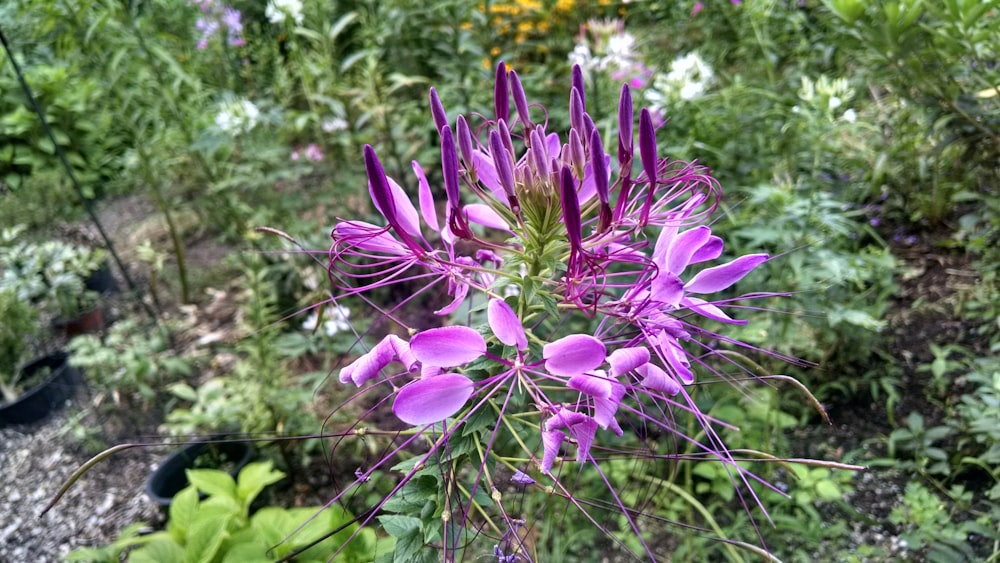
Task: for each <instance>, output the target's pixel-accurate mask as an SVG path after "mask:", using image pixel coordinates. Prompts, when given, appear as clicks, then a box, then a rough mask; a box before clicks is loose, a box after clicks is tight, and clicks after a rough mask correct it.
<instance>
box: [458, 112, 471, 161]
mask: <svg viewBox="0 0 1000 563" xmlns="http://www.w3.org/2000/svg"><path fill="white" fill-rule="evenodd" d="M455 135H456V136H457V137H458V148H459V150H461V151H462V162H464V163H465V168H466V169H468V170H472V168H473V165H472V132H471V131H470V130H469V122H467V121H466V120H465V116H464V115H461V114H459V116H458V121H457V122H456V123H455Z"/></svg>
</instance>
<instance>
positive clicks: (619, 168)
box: [329, 63, 768, 474]
mask: <svg viewBox="0 0 1000 563" xmlns="http://www.w3.org/2000/svg"><path fill="white" fill-rule="evenodd" d="M572 82H573V85H572V87H571V89H570V95H569V115H570V124H571V126H570V129H569V131H567V132H565V133H564V134H563V135H560V134H559V133H557V132H554V131H549V130H548V128H549V124H548V122H547V119H542V120H536V119H535V118H537V117H541V116H546V115H547V112H546V111H545V109H544V108H541V107H539V106H537V105H532V104H529V103H528V101H527V99H526V97H525V94H524V89H523V87H522V84H521V81H520V79H519V77H518V75H517V73H516V72H514V71H512V70H508V69H507V68H506V67H505V66H504V65H503V63H501V64H500V65H499V67H498V68H497V73H496V82H495V87H494V112H493V116H494V117H493V118H485V117H481V116H480V117H479V118H478V119H473V118H470V117H467V116H461V115H460V116H457V117H456V118H455V120H454V121H452V120H450V119H449V117H448V114H447V112H446V110H445V108H444V107H443V105H442V104H441V100H440V98H439V96H438V94H437V92H436V91H435V90H434V89H431V91H430V96H429V99H430V109H431V116H432V118H433V122H434V125H435V128H436V130H437V132H438V135H439V136H440V140H441V178H442V184H443V185H442V186H441V189H440V190H434V189H432V187H431V185H430V182H429V181H428V179H427V175H426V173H425V171H424V169H423V168H422V167H421V166H420V165H419V164H418V163H416V162H414V163H413V171H414V175H415V178H414V179H415V183H416V185H417V194H415V195H416V198H415V199H416V202H417V203H416V204H414V201H413V199H411V196H410V195H409V194H407V193H406V190H404V189H403V188H402V186H401V184H400V183H399V182H397V181H396V180H394V179H392V178H390V177H389V176H388V175H387V174H386V172H385V169H384V167H383V166H382V164H381V162H380V160H379V158H378V156H377V154H376V151H375V149H374V148H372V147H370V146H366V147H365V151H364V158H365V166H366V169H367V172H368V189H369V192H370V194H371V198H372V202H373V204H374V207H375V209H376V210H377V211H378V212H379V213H380V214H381V215H382V217H383V218H384V220H385V221H384V224H383V225H375V224H371V223H368V222H363V221H358V220H353V219H342V220H340V221H339V222H338V223H337V224H336V226H335V227H334V228H333V231H332V239H333V243H332V246H331V249H330V254H329V256H330V266H329V273H330V279H331V280H332V281H333V283H334V284H335V285H336V287H337V289H338V292H339V295H348V296H350V295H353V296H362V297H365V296H367V295H368V294H369V292H371V291H372V290H375V289H380V288H384V287H387V286H392V285H394V284H397V283H406V284H407V287H408V288H410V290H409V291H410V292H411V294H412V292H413V289H412V288H413V287H414V286H416V287H418V288H419V289H418V290H417V291H416V293H421V292H424V291H428V290H432V291H443V292H446V293H447V294H448V296H449V303H448V304H447V305H446V306H444V307H442V308H440V309H438V310H436V311H434V314H435V315H438V316H440V317H441V322H442V323H446V322H447V321H448V320H449V317H450V316H451V315H452V314H453V313H454V312H455V311H457V310H459V308H460V307H463V306H464V308H463V310H469V311H471V312H472V313H471V314H472V318H473V319H476V318H477V317H476V315H477V314H478V315H481V316H480V317H478V319H479V320H478V321H475V322H473V323H472V326H475V327H478V328H472V327H469V326H463V324H453V325H450V326H444V327H441V328H432V329H427V330H423V331H411V336H410V337H409V338H408V339H406V338H403V337H400V336H396V335H390V336H387V337H385V338H384V339H383V340H382V341H381V342H379V343H378V344H377V345H376V346H375V347H374V348H372V349H371V350H370V351H369V352H367V353H365V354H364V355H362V356H361V357H359V358H357V359H356V360H355V361H354V362H352V363H351V364H350V365H348V366H346V367H345V368H343V370H342V371H341V373H340V380H341V382H343V383H347V382H351V383H354V384H355V385H357V386H359V387H361V386H364V385H366V384H367V383H368V382H370V381H372V380H375V379H377V378H382V379H381V381H386V382H389V383H390V384H391V385H392V386H393V387H394V388H395V389H397V391H396V393H395V397H394V401H393V412H394V413H395V414H396V416H397V417H398V418H399V419H400V420H402V421H403V422H405V423H407V424H410V425H415V426H421V425H431V424H435V423H438V422H442V421H446V420H449V419H454V420H456V421H457V423H458V424H461V422H462V421H463V420H465V419H466V418H467V417H468V416H469V415H470V414H471V413H472V412H474V411H475V410H476V409H478V408H481V407H483V405H485V404H487V403H488V402H492V403H493V404H494V405H495V406H497V408H498V409H499V412H502V413H506V412H507V410H506V409H507V408H508V406H509V404H511V397H513V396H515V395H518V394H520V395H522V396H523V397H524V400H522V401H520V402H517V404H524V405H528V407H526V408H527V409H528V411H527V412H523V413H520V414H526V415H530V416H534V417H536V418H537V422H538V429H539V432H538V434H539V435H538V436H537V442H536V443H537V444H539V447H540V451H534V452H529V453H530V454H532V455H535V456H536V458H535V459H536V460H537V467H538V469H539V470H540V472H541V473H543V474H550V472H551V471H552V470H553V468H554V467H555V465H556V463H557V461H558V459H559V456H560V451H561V450H562V449H565V448H566V446H567V444H572V445H573V446H574V447H575V452H576V460H577V461H578V462H586V461H589V460H591V459H592V456H591V451H592V449H593V448H594V445H595V443H596V442H597V441H598V439H599V433H600V432H601V431H610V433H611V434H613V435H617V436H622V435H623V429H622V425H623V423H624V420H623V418H622V417H623V415H628V416H631V417H633V418H635V417H638V418H639V419H641V420H642V423H643V424H655V425H658V426H660V427H662V428H664V429H666V430H668V431H675V429H674V428H673V427H672V425H671V424H672V423H671V420H670V417H669V416H665V415H664V413H666V412H667V410H669V409H671V408H672V407H674V406H678V407H680V408H684V409H686V410H689V411H692V412H697V408H696V407H695V406H694V404H693V402H692V401H690V399H689V397H688V396H687V394H686V392H685V386H687V385H690V384H692V383H694V382H695V380H696V371H697V369H698V366H699V365H700V366H705V367H706V368H707V369H709V370H710V369H711V368H710V367H708V363H707V357H708V356H711V349H710V346H709V345H708V344H706V343H705V341H706V340H713V341H719V340H722V341H725V342H729V343H730V344H736V345H738V344H739V343H737V342H733V341H731V340H726V339H725V338H724V337H722V336H721V335H719V334H717V333H715V332H711V331H709V330H708V329H706V328H704V324H705V323H723V324H743V323H745V322H746V321H744V320H739V319H737V318H735V317H734V316H733V313H732V311H733V309H734V306H735V303H736V301H737V300H738V299H739V298H738V297H729V298H725V299H719V298H714V299H713V297H712V295H713V294H716V293H718V292H722V291H726V290H729V289H730V288H731V287H732V286H733V285H734V284H736V283H737V282H739V281H740V280H741V279H743V278H744V277H745V276H746V275H747V274H749V273H750V272H752V271H753V270H754V269H755V268H757V267H758V266H759V265H761V264H762V263H764V262H765V261H767V259H768V256H767V255H766V254H750V255H745V256H739V257H735V258H733V259H729V260H725V261H722V263H718V261H719V260H720V259H721V258H722V256H723V252H724V243H723V241H722V239H721V238H719V237H718V236H716V235H714V234H713V233H712V230H711V228H710V227H709V226H708V225H707V224H706V223H707V222H708V221H709V220H710V219H711V217H712V215H713V213H714V211H715V208H716V206H717V204H718V199H719V197H720V190H719V186H718V183H717V182H716V181H715V180H714V179H713V178H712V177H711V176H710V175H709V173H708V171H707V170H706V169H705V168H704V167H702V166H700V165H698V164H697V163H695V162H682V161H675V160H671V159H669V158H666V157H663V156H661V155H660V154H659V153H658V150H657V146H656V131H655V127H654V125H653V122H654V120H653V116H652V115H651V114H650V113H649V111H648V110H646V109H641V110H640V111H639V116H638V124H637V127H636V123H635V122H634V120H635V115H634V112H633V107H632V97H631V92H630V88H629V86H628V85H624V86H623V87H622V90H621V96H620V103H619V110H618V120H617V122H618V125H619V131H618V132H617V134H616V135H615V136H614V137H612V138H611V139H604V138H602V135H601V133H600V131H599V129H598V127H597V126H596V125H595V123H594V120H593V119H592V118H591V116H590V115H589V114H588V113H587V109H586V97H585V93H584V89H583V88H584V84H583V78H582V72H581V70H580V69H579V67H577V68H575V69H574V73H573V81H572ZM512 100H513V103H511V101H512ZM533 115H534V117H533ZM633 131H636V132H637V139H636V138H635V136H634V133H633ZM605 147H612V148H613V150H614V154H609V153H607V152H606V149H605ZM436 191H437V192H439V193H443V194H444V195H445V201H444V202H441V203H440V204H439V203H438V202H436V201H435V198H434V195H433V194H434V193H435V192H436ZM761 295H763V294H755V295H754V296H755V297H756V296H761ZM397 305H398V304H397ZM379 310H380V311H381V312H382V313H383V314H384V315H386V316H388V317H389V318H391V319H394V320H395V317H394V312H395V311H396V310H397V308H396V305H392V306H390V307H380V308H379ZM572 317H578V318H581V319H585V321H586V324H587V325H588V326H590V327H592V328H591V329H588V330H587V331H584V332H580V331H579V330H576V331H566V330H564V329H561V328H560V327H562V326H564V323H562V322H561V319H565V318H572ZM574 326H578V325H574ZM390 364H395V365H398V366H401V368H399V369H396V370H395V371H393V370H387V369H386V368H388V367H389V366H390ZM469 366H475V369H474V370H471V371H470V370H469ZM650 403H652V404H656V405H659V407H658V409H659V415H657V414H654V412H655V411H650V410H649V409H648V408H644V407H643V406H641V405H648V404H650ZM711 451H713V452H718V449H717V448H716V449H713V450H711Z"/></svg>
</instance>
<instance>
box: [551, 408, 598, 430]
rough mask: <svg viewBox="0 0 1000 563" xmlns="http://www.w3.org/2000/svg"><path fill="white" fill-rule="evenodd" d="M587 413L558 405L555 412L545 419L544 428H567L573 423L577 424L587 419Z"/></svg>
mask: <svg viewBox="0 0 1000 563" xmlns="http://www.w3.org/2000/svg"><path fill="white" fill-rule="evenodd" d="M587 418H588V417H587V415H585V414H583V413H582V412H576V411H573V410H569V409H567V408H564V407H560V408H559V410H558V411H556V413H555V414H553V415H552V416H550V417H549V418H548V419H546V420H545V430H559V429H561V428H569V427H570V426H572V425H574V424H579V423H580V422H583V421H584V420H585V419H587Z"/></svg>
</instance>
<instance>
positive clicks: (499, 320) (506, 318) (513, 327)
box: [486, 298, 528, 351]
mask: <svg viewBox="0 0 1000 563" xmlns="http://www.w3.org/2000/svg"><path fill="white" fill-rule="evenodd" d="M486 318H487V320H488V321H489V323H490V329H492V330H493V334H495V335H496V337H497V339H498V340H500V342H503V343H504V344H505V345H507V346H517V349H518V350H521V351H524V350H527V349H528V337H527V336H526V335H525V334H524V327H523V326H522V325H521V320H520V319H518V318H517V314H515V313H514V309H511V307H510V305H508V304H507V302H506V301H504V300H502V299H496V298H494V299H490V303H489V305H487V307H486Z"/></svg>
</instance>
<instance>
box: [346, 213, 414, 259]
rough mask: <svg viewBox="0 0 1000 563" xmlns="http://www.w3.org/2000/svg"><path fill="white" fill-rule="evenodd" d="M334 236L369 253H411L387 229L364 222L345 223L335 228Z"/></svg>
mask: <svg viewBox="0 0 1000 563" xmlns="http://www.w3.org/2000/svg"><path fill="white" fill-rule="evenodd" d="M332 236H333V238H334V239H335V240H338V241H343V242H345V243H347V244H350V245H351V246H353V247H356V248H360V249H361V250H367V251H369V252H381V253H383V254H395V255H397V256H406V255H407V254H410V251H409V250H408V249H407V248H406V246H405V245H404V244H403V243H401V242H399V241H398V240H396V237H394V236H392V234H391V233H390V232H389V231H388V230H387V229H386V227H379V226H378V225H372V224H371V223H366V222H364V221H343V222H340V223H337V224H336V225H334V227H333V233H332Z"/></svg>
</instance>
